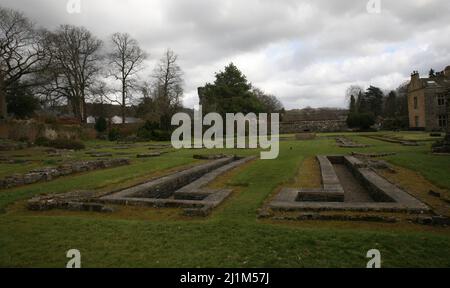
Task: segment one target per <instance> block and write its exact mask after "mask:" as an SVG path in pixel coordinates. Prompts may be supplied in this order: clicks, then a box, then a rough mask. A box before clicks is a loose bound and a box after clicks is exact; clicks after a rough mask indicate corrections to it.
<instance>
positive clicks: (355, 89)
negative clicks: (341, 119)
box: [345, 85, 364, 103]
mask: <svg viewBox="0 0 450 288" xmlns="http://www.w3.org/2000/svg"><path fill="white" fill-rule="evenodd" d="M360 93H364V89H363V88H362V87H361V86H358V85H351V86H350V87H348V88H347V91H345V99H346V101H347V102H348V103H350V98H351V96H352V95H353V97H355V98H356V97H358V95H359V94H360Z"/></svg>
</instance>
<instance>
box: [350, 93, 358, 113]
mask: <svg viewBox="0 0 450 288" xmlns="http://www.w3.org/2000/svg"><path fill="white" fill-rule="evenodd" d="M349 110H350V113H356V112H357V109H356V100H355V96H353V95H351V96H350V107H349Z"/></svg>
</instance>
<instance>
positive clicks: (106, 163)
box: [0, 159, 130, 189]
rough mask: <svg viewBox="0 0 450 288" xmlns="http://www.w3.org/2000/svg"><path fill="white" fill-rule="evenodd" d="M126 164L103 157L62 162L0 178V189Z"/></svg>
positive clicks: (125, 162) (119, 160)
mask: <svg viewBox="0 0 450 288" xmlns="http://www.w3.org/2000/svg"><path fill="white" fill-rule="evenodd" d="M128 164H130V161H129V160H128V159H105V160H93V161H79V162H73V163H68V164H62V165H60V166H58V167H45V168H38V169H34V170H31V171H29V172H28V173H25V174H15V175H12V176H7V177H5V178H3V179H0V189H7V188H13V187H17V186H22V185H27V184H33V183H37V182H46V181H52V180H53V179H55V178H58V177H60V176H66V175H70V174H75V173H80V172H85V171H93V170H98V169H105V168H111V167H117V166H122V165H128Z"/></svg>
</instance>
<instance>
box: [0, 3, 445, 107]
mask: <svg viewBox="0 0 450 288" xmlns="http://www.w3.org/2000/svg"><path fill="white" fill-rule="evenodd" d="M81 1H82V13H81V14H80V15H69V14H68V13H66V11H65V9H66V3H67V1H65V0H2V4H0V5H2V6H6V7H10V8H14V9H18V10H21V11H23V12H24V13H25V14H27V15H28V16H30V17H31V18H32V19H33V20H34V21H35V22H36V23H37V24H39V25H41V26H44V27H48V28H53V27H55V26H57V25H58V24H63V23H69V24H76V25H83V26H85V27H87V28H88V29H90V30H92V31H93V32H94V33H95V34H96V35H97V36H98V37H99V38H101V39H104V40H106V39H107V38H108V37H109V35H110V34H111V33H113V32H116V31H119V32H123V31H126V32H129V33H130V34H132V35H133V37H135V38H137V40H138V41H139V43H140V44H141V46H142V47H143V48H144V49H145V50H146V51H147V52H149V53H150V59H149V61H148V64H149V65H150V66H151V65H153V64H154V63H155V61H156V60H157V58H158V57H160V55H161V53H162V52H163V50H164V49H165V48H167V47H170V48H172V49H173V50H175V51H176V53H177V54H179V59H180V64H181V65H182V68H183V70H184V72H185V91H186V97H185V104H186V105H187V106H192V105H194V104H196V102H197V99H196V87H197V86H199V85H202V84H204V83H205V82H208V81H212V80H213V76H214V72H215V71H218V70H220V69H222V68H223V65H225V64H226V63H228V62H230V61H234V62H235V63H236V64H237V65H238V66H239V67H240V68H241V69H242V70H243V71H245V72H246V74H247V77H248V79H249V80H251V81H254V82H255V85H258V86H261V87H262V88H263V89H265V90H266V91H267V92H270V93H273V94H275V95H277V96H279V97H280V98H281V100H282V102H283V103H284V104H285V106H286V107H287V108H301V107H304V106H313V107H318V106H343V105H345V99H344V93H345V89H346V87H347V86H349V85H351V84H360V85H366V86H367V85H369V84H372V83H373V84H377V85H379V86H382V88H385V89H393V88H395V85H396V83H395V82H396V81H398V82H399V83H398V84H401V83H402V82H403V81H405V80H407V79H408V77H409V73H410V72H411V71H412V70H419V71H420V72H421V73H427V71H428V69H429V68H434V69H435V70H440V69H442V68H444V67H445V66H446V65H450V46H449V45H448V39H450V22H449V21H448V15H449V14H450V4H449V2H448V0H396V1H387V0H381V9H382V10H381V14H369V13H367V11H366V4H367V1H368V0H345V1H331V0H303V1H300V0H286V1H280V0H246V1H239V0H221V1H219V0H181V1H175V0H81ZM148 70H149V71H151V67H150V68H149V69H148ZM149 71H146V72H145V73H147V74H144V75H142V77H143V78H145V77H148V74H149V73H150V72H149Z"/></svg>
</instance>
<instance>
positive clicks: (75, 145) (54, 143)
mask: <svg viewBox="0 0 450 288" xmlns="http://www.w3.org/2000/svg"><path fill="white" fill-rule="evenodd" d="M49 146H50V147H53V148H56V149H69V150H82V149H84V148H86V146H85V145H84V144H83V142H81V141H78V140H71V139H63V138H60V139H55V140H51V141H50V143H49Z"/></svg>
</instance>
